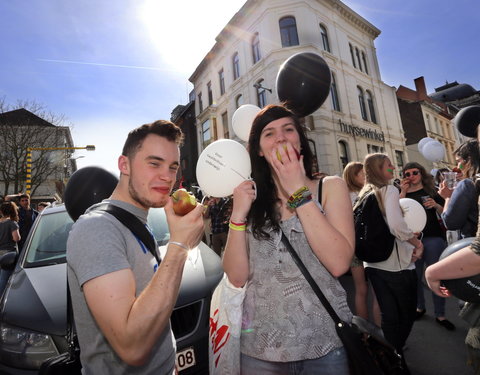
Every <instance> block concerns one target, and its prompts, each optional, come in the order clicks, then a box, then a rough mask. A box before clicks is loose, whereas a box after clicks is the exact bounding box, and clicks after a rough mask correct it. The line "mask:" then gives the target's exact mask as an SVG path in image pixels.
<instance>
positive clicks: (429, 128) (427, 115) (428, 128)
mask: <svg viewBox="0 0 480 375" xmlns="http://www.w3.org/2000/svg"><path fill="white" fill-rule="evenodd" d="M425 118H426V120H427V121H426V122H427V130H428V131H430V132H431V131H432V128H431V123H430V115H429V114H426V115H425Z"/></svg>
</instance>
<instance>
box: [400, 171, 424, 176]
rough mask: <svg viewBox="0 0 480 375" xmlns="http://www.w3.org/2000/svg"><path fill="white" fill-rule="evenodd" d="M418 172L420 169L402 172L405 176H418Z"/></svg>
mask: <svg viewBox="0 0 480 375" xmlns="http://www.w3.org/2000/svg"><path fill="white" fill-rule="evenodd" d="M419 174H420V171H413V172H412V173H410V172H406V173H404V174H403V175H404V176H405V177H410V176H412V175H413V176H418V175H419Z"/></svg>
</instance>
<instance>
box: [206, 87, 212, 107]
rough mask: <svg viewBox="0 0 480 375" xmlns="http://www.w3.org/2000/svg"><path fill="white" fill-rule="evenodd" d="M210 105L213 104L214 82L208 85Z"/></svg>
mask: <svg viewBox="0 0 480 375" xmlns="http://www.w3.org/2000/svg"><path fill="white" fill-rule="evenodd" d="M207 93H208V105H212V104H213V92H212V82H208V83H207Z"/></svg>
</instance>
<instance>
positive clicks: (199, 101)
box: [198, 92, 203, 113]
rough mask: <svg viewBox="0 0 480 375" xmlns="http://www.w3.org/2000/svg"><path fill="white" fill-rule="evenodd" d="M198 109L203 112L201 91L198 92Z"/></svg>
mask: <svg viewBox="0 0 480 375" xmlns="http://www.w3.org/2000/svg"><path fill="white" fill-rule="evenodd" d="M198 111H199V113H202V112H203V102H202V93H201V92H199V93H198Z"/></svg>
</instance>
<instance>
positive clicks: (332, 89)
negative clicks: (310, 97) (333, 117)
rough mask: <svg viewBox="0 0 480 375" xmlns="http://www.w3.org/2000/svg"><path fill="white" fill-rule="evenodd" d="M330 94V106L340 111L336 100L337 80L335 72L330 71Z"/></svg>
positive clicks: (338, 102)
mask: <svg viewBox="0 0 480 375" xmlns="http://www.w3.org/2000/svg"><path fill="white" fill-rule="evenodd" d="M330 96H331V97H332V107H333V109H334V110H335V111H339V112H340V101H339V100H338V91H337V81H336V79H335V74H333V73H332V85H331V86H330Z"/></svg>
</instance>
